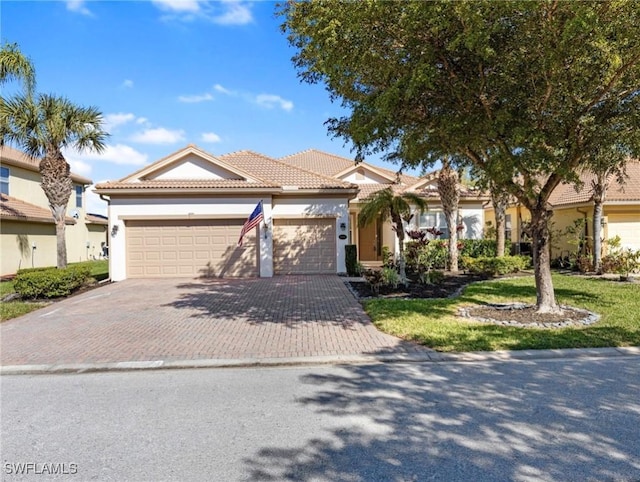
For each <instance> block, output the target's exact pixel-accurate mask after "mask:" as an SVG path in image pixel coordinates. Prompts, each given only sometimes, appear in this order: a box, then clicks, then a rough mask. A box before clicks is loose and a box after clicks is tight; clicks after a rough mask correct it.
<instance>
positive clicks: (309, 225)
mask: <svg viewBox="0 0 640 482" xmlns="http://www.w3.org/2000/svg"><path fill="white" fill-rule="evenodd" d="M273 270H274V273H276V274H311V273H330V274H335V273H336V220H335V219H333V218H331V219H329V218H328V219H317V218H310V219H274V220H273Z"/></svg>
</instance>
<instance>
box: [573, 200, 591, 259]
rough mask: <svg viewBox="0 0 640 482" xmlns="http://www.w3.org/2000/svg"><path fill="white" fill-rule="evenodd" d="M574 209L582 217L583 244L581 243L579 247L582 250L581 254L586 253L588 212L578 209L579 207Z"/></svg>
mask: <svg viewBox="0 0 640 482" xmlns="http://www.w3.org/2000/svg"><path fill="white" fill-rule="evenodd" d="M576 211H578V212H579V213H580V214H582V215H583V217H584V244H583V246H582V248H581V249H580V251H581V252H582V254H583V255H586V254H587V244H588V240H589V222H588V221H587V214H589V213H588V211H580V208H576Z"/></svg>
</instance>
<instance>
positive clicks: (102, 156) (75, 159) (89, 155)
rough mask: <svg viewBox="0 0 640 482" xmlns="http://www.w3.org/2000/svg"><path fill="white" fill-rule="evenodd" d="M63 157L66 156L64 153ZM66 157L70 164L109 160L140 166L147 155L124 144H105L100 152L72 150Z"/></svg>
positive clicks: (120, 163)
mask: <svg viewBox="0 0 640 482" xmlns="http://www.w3.org/2000/svg"><path fill="white" fill-rule="evenodd" d="M65 157H67V154H66V153H65ZM68 157H69V164H70V165H72V166H73V165H74V164H75V165H78V163H82V164H84V165H89V167H91V164H93V163H96V162H109V163H111V164H119V165H130V166H142V165H144V164H146V163H147V160H148V157H149V156H147V154H143V153H142V152H139V151H137V150H135V149H134V148H133V147H131V146H127V145H125V144H115V145H112V144H107V146H106V147H105V149H104V151H102V152H101V153H97V152H94V151H85V152H75V151H72V152H71V154H70V155H69V156H68ZM81 168H82V166H81ZM78 174H80V172H78Z"/></svg>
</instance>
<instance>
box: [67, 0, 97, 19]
mask: <svg viewBox="0 0 640 482" xmlns="http://www.w3.org/2000/svg"><path fill="white" fill-rule="evenodd" d="M66 3H67V10H69V11H70V12H75V13H79V14H82V15H87V16H92V15H93V14H92V13H91V10H89V9H88V8H87V6H86V5H85V0H67V2H66Z"/></svg>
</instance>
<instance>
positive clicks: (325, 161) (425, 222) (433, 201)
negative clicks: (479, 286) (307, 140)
mask: <svg viewBox="0 0 640 482" xmlns="http://www.w3.org/2000/svg"><path fill="white" fill-rule="evenodd" d="M280 160H281V161H283V162H286V163H287V164H290V165H291V166H296V167H299V168H303V169H306V170H309V171H314V172H317V173H319V174H323V175H326V176H331V177H334V178H336V179H340V180H343V181H347V182H351V183H353V184H356V185H357V186H358V188H359V192H358V196H357V197H356V198H355V199H352V200H351V201H350V203H349V218H350V222H349V242H350V243H352V244H355V245H357V247H358V258H359V261H360V262H362V263H364V264H368V263H371V264H376V263H379V262H380V261H381V260H382V248H383V247H384V246H387V247H388V248H389V249H390V251H391V252H392V253H397V252H398V241H397V237H396V235H395V232H394V231H393V229H392V224H391V221H389V220H388V221H386V222H384V223H380V222H375V223H373V224H371V225H369V226H365V227H362V228H360V227H358V213H359V211H360V208H361V206H362V203H363V202H364V201H365V200H366V198H367V197H368V196H370V195H371V194H373V193H375V192H376V191H379V190H381V189H386V188H389V187H390V188H391V189H392V190H393V191H394V192H395V193H397V194H400V193H402V192H413V193H415V194H418V195H420V196H422V197H424V198H425V200H426V201H427V206H428V209H427V211H425V212H424V213H422V214H420V213H418V212H414V216H413V219H412V220H411V222H410V223H409V224H408V225H407V226H405V229H406V230H418V229H420V230H426V229H428V228H432V227H436V228H438V229H439V230H440V231H441V232H442V233H443V234H442V235H441V236H440V237H441V238H442V239H446V238H448V232H447V223H446V220H445V217H444V213H443V211H442V205H441V203H440V195H439V194H438V189H437V172H435V173H431V174H428V175H426V176H423V177H414V176H409V175H406V174H401V175H398V174H397V173H396V172H394V171H391V170H388V169H384V168H381V167H377V166H372V165H371V164H368V163H366V162H362V163H360V164H357V165H356V164H355V163H354V161H353V160H351V159H346V158H344V157H339V156H335V155H332V154H327V153H325V152H321V151H317V150H313V149H311V150H307V151H303V152H300V153H297V154H293V155H291V156H286V157H283V158H281V159H280ZM460 189H461V193H460V202H459V219H460V224H459V225H460V226H461V231H460V233H459V237H460V238H468V239H480V238H481V237H482V227H483V225H484V207H483V205H484V203H485V202H486V201H487V199H488V198H487V196H486V195H483V194H481V193H480V192H479V191H476V190H474V189H470V188H467V187H465V186H460Z"/></svg>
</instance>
